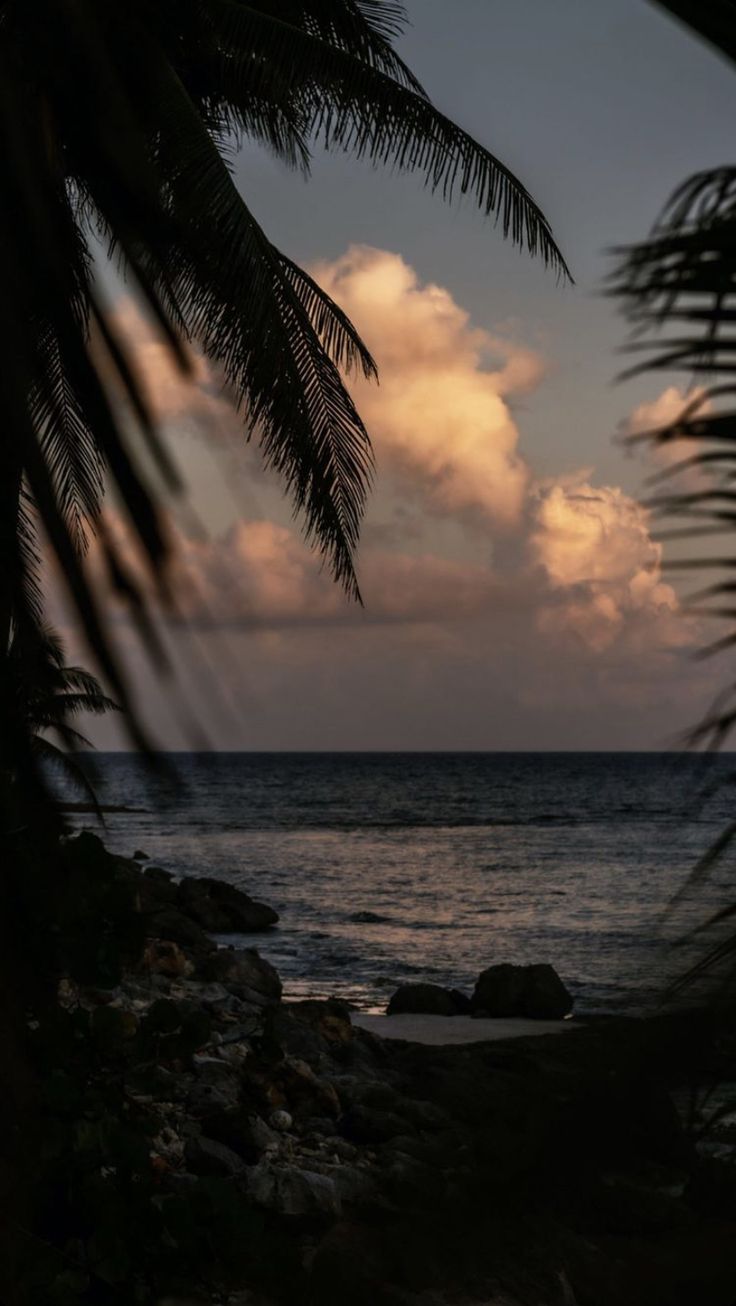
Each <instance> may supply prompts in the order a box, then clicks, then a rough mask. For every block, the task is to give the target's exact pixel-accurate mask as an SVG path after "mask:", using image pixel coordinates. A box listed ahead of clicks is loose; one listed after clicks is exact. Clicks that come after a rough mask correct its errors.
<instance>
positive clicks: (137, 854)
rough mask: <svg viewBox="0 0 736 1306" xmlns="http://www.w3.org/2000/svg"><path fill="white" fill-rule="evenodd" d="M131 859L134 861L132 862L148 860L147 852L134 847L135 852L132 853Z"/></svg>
mask: <svg viewBox="0 0 736 1306" xmlns="http://www.w3.org/2000/svg"><path fill="white" fill-rule="evenodd" d="M133 861H134V862H147V861H148V853H142V852H141V850H140V848H136V850H135V852H134V853H133Z"/></svg>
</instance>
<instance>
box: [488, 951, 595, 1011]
mask: <svg viewBox="0 0 736 1306" xmlns="http://www.w3.org/2000/svg"><path fill="white" fill-rule="evenodd" d="M471 1004H472V1009H473V1013H474V1014H475V1015H484V1016H490V1017H509V1016H522V1017H527V1018H528V1019H531V1020H562V1019H563V1018H564V1017H565V1016H568V1015H569V1014H570V1012H571V1011H572V1004H573V1000H572V995H571V994H570V993H569V991H568V990H567V988H566V987H565V985H564V984H563V982H562V980H561V979H560V977H559V975H558V974H557V971H556V970H555V969H554V967H553V966H549V965H537V966H512V965H510V964H509V963H508V962H506V963H501V964H500V965H497V966H489V967H488V968H487V970H484V971H482V973H481V974H480V975H479V976H478V979H477V981H476V985H475V991H474V993H473V997H472V999H471Z"/></svg>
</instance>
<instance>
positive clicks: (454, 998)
mask: <svg viewBox="0 0 736 1306" xmlns="http://www.w3.org/2000/svg"><path fill="white" fill-rule="evenodd" d="M463 1006H465V1011H467V1010H469V1008H470V1003H469V1001H468V1000H467V999H466V998H464V995H463V994H462V993H457V992H455V991H454V990H452V989H443V988H442V987H441V986H440V985H439V984H402V985H401V987H400V988H398V989H397V990H396V992H395V993H394V994H393V996H392V998H391V1000H390V1002H389V1004H388V1007H387V1008H386V1013H387V1015H389V1016H399V1015H403V1014H405V1013H407V1014H408V1013H412V1014H414V1015H427V1016H458V1015H462V1014H464V1012H463Z"/></svg>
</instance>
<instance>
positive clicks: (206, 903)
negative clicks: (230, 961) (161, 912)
mask: <svg viewBox="0 0 736 1306" xmlns="http://www.w3.org/2000/svg"><path fill="white" fill-rule="evenodd" d="M178 903H179V907H180V909H181V910H182V911H184V912H186V913H187V915H188V916H191V917H192V919H193V920H195V921H197V923H198V924H199V925H201V926H202V927H203V928H204V929H205V930H212V931H213V932H214V933H216V934H233V933H238V932H241V931H242V932H243V933H245V934H250V933H253V932H256V931H260V930H267V929H269V928H270V927H271V926H272V925H275V924H276V923H277V921H278V919H279V916H278V912H275V911H274V910H273V907H269V906H267V905H266V903H264V902H256V900H255V899H254V898H251V897H249V895H248V894H247V893H244V892H243V890H242V889H236V887H235V885H233V884H225V883H224V881H222V880H214V879H211V878H210V877H209V876H187V877H186V878H185V879H183V880H182V881H181V883H180V884H179V888H178Z"/></svg>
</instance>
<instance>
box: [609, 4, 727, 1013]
mask: <svg viewBox="0 0 736 1306" xmlns="http://www.w3.org/2000/svg"><path fill="white" fill-rule="evenodd" d="M659 2H660V4H661V7H662V8H664V9H666V10H668V11H669V12H670V13H671V14H673V15H674V16H675V17H676V18H678V19H679V20H680V21H681V22H683V23H684V24H686V25H687V26H688V27H689V28H690V29H692V30H693V31H694V32H696V33H697V34H698V35H699V36H701V37H702V38H704V39H705V40H706V41H707V42H708V43H710V44H711V45H712V46H713V47H714V48H715V49H716V50H718V51H719V53H721V54H722V55H723V56H724V57H725V58H726V59H727V60H728V61H729V62H730V63H731V64H732V63H733V61H734V60H736V35H735V34H736V5H735V4H734V3H733V2H732V0H704V3H692V0H659ZM735 240H736V168H735V167H734V166H732V165H730V164H724V165H723V166H722V167H719V168H716V169H714V170H713V171H711V172H701V173H697V174H696V175H695V176H694V177H690V178H688V179H687V180H686V181H685V182H683V183H682V185H681V186H680V187H679V188H678V189H677V190H676V191H675V193H674V194H673V195H672V196H671V197H670V199H669V201H668V202H667V204H666V206H665V208H664V210H663V212H662V214H661V215H660V217H659V219H658V220H657V222H656V224H655V226H654V228H653V230H652V232H651V234H650V236H649V238H648V239H647V240H644V241H642V242H641V243H640V244H637V245H634V246H632V247H630V248H628V249H625V250H622V251H620V252H619V261H618V266H617V268H616V271H615V273H614V276H613V277H612V281H611V293H612V294H614V295H616V296H617V297H618V298H619V299H620V301H621V303H622V306H623V307H624V309H625V311H626V313H627V315H628V317H629V320H630V322H631V324H632V328H633V331H632V339H631V342H630V348H631V351H632V352H634V353H635V354H642V353H643V354H644V358H643V360H642V361H641V362H635V363H634V364H633V366H632V367H631V368H630V369H629V371H628V373H627V375H633V374H636V373H639V372H643V371H652V372H655V373H657V372H668V373H669V372H672V371H679V372H682V373H683V374H684V375H683V381H684V387H685V388H686V389H689V392H690V393H689V396H687V397H686V401H685V403H684V404H683V408H682V411H681V412H680V413H679V414H678V416H677V418H676V419H675V420H674V421H672V422H669V423H667V424H666V425H665V426H662V427H660V428H658V429H656V430H651V431H645V432H642V433H640V434H638V435H637V436H635V437H632V439H635V440H637V441H644V442H648V443H650V444H651V445H652V446H654V447H655V448H660V449H661V448H663V447H666V446H669V445H672V444H674V449H675V452H676V453H677V452H679V451H680V449H682V448H683V446H682V445H678V443H677V442H678V441H682V440H684V439H686V440H688V441H691V442H692V443H691V445H690V448H689V449H688V447H687V446H685V449H686V452H685V453H683V454H682V456H681V457H680V458H679V459H675V460H672V461H671V462H670V463H669V465H668V466H667V467H666V468H665V469H664V470H662V471H660V472H659V473H657V474H656V475H655V476H653V477H652V483H653V486H654V491H653V494H652V496H651V498H650V500H649V502H650V504H651V506H652V508H653V510H654V511H655V512H656V513H657V514H658V515H659V517H660V518H661V519H662V520H663V523H667V524H666V526H664V527H663V529H662V531H661V533H660V538H661V539H663V540H665V541H667V542H668V544H674V546H675V549H674V553H673V550H672V549H668V552H667V557H666V560H665V566H666V567H667V568H668V569H670V570H671V571H673V572H675V573H680V574H682V575H693V576H697V575H699V574H700V575H702V576H703V579H704V581H705V583H704V584H703V585H702V586H701V588H700V589H698V590H697V591H695V592H693V593H692V594H691V595H690V598H689V607H690V610H691V611H692V612H694V613H698V614H699V615H701V616H710V617H713V618H716V619H717V620H718V622H719V623H720V624H721V626H723V625H724V624H725V625H726V631H725V634H723V635H721V636H720V637H719V638H717V639H716V640H715V641H714V642H713V643H712V644H711V645H710V646H709V647H708V648H706V649H704V650H703V654H702V656H705V657H712V656H715V655H718V654H724V653H729V652H731V651H732V650H733V647H734V644H736V635H735V634H734V633H733V631H732V629H730V628H729V627H730V625H731V623H732V622H733V618H734V616H736V607H734V602H733V600H734V594H736V581H735V580H734V571H733V569H734V566H735V565H736V559H735V558H734V557H732V556H730V554H729V552H728V545H729V539H730V538H731V537H732V536H733V530H734V524H735V523H736V511H735V505H736V490H734V463H735V462H736V443H735V441H736V408H735V407H734V397H735V396H736V360H735V358H734V349H735V348H736V337H734V334H733V327H734V323H736V303H735V300H734V295H735V294H736V255H735V253H734V249H735V244H734V242H735ZM693 471H695V472H697V473H698V477H697V480H696V482H695V483H693V482H692V481H691V482H688V475H690V474H692V472H693ZM724 539H725V548H724V544H723V542H724ZM693 546H695V547H693ZM679 550H683V551H682V552H679ZM678 552H679V556H678ZM735 696H736V689H735V688H734V686H733V684H731V683H730V680H727V684H726V686H725V688H724V690H723V691H722V693H721V694H719V695H718V697H717V698H716V700H715V701H714V703H713V705H712V707H711V709H710V710H709V711H708V712H707V714H706V716H705V718H704V720H702V721H701V722H700V723H699V724H698V725H697V726H696V727H695V728H693V729H692V730H691V731H690V732H689V734H688V736H687V743H688V744H689V745H691V746H695V747H702V748H705V749H708V750H715V749H718V748H720V747H722V746H723V745H724V744H725V743H726V741H727V740H728V739H729V736H730V735H731V732H732V730H733V727H734V724H736V697H735ZM730 782H731V783H732V782H733V777H731V778H730ZM734 836H736V822H733V823H731V824H730V825H729V827H728V828H727V829H726V830H724V831H723V833H722V835H721V836H720V837H719V839H718V840H717V841H716V843H715V844H714V846H713V847H712V848H710V849H708V850H706V851H705V852H704V855H703V857H702V858H701V860H700V862H699V863H698V865H697V866H696V867H695V868H694V870H693V873H692V876H691V881H690V885H689V886H688V891H691V890H693V889H696V888H697V885H698V883H699V882H700V881H701V880H702V879H703V877H704V876H706V875H707V874H708V872H709V870H710V869H711V868H712V867H713V865H714V864H715V862H716V861H717V860H719V859H721V858H723V857H724V856H727V855H728V854H729V849H730V848H731V845H732V843H733V839H734ZM734 917H736V904H734V905H732V906H729V907H726V908H725V909H724V910H723V911H721V912H719V913H718V915H717V916H715V917H714V918H713V919H712V920H710V921H707V922H704V925H703V927H702V932H703V935H704V938H705V939H708V938H709V937H710V936H712V937H711V943H710V946H707V945H705V946H704V948H703V955H702V957H701V959H700V961H699V962H698V963H697V965H696V966H695V967H694V969H693V970H691V971H690V972H688V973H687V974H685V975H683V976H682V978H681V981H680V984H679V985H678V987H679V988H687V987H688V986H690V985H692V984H693V983H694V982H698V981H703V980H705V981H706V982H707V983H708V985H709V996H710V1000H711V1001H725V1002H726V1003H730V1002H731V1001H732V1000H733V994H734V982H735V981H736V934H734V933H733V931H732V929H729V922H732V921H733V918H734Z"/></svg>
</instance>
